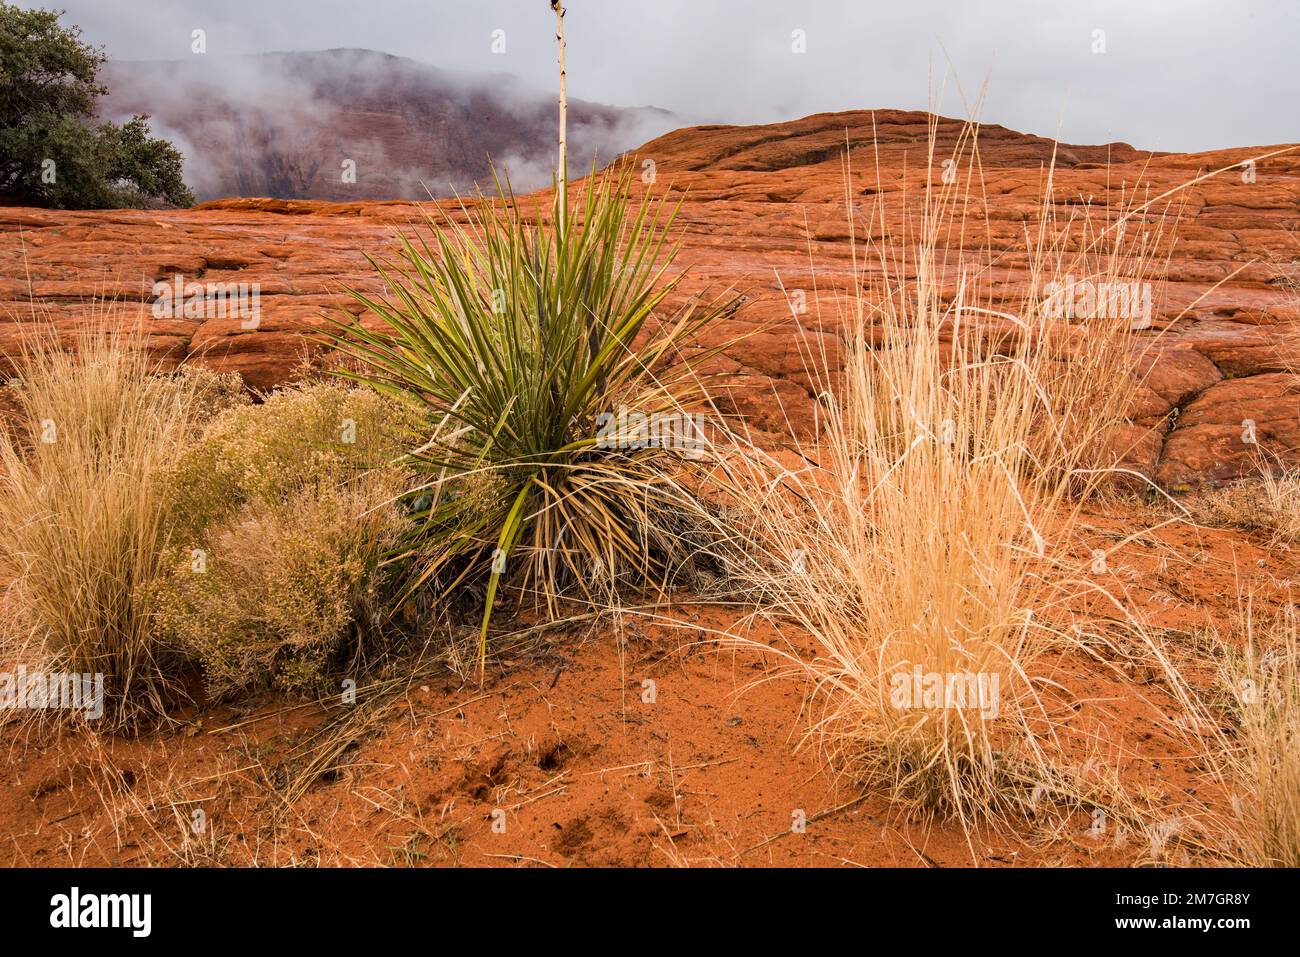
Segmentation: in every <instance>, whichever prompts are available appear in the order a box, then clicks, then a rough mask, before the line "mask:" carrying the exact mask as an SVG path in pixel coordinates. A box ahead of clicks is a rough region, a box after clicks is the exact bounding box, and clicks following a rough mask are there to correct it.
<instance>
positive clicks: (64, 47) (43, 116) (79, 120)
mask: <svg viewBox="0 0 1300 957" xmlns="http://www.w3.org/2000/svg"><path fill="white" fill-rule="evenodd" d="M60 16H62V11H56V10H24V9H21V8H19V7H17V6H14V5H12V4H8V3H4V2H2V0H0V195H7V196H11V197H16V198H18V199H19V200H21V201H23V202H29V203H35V204H39V205H45V206H55V207H61V208H67V209H105V208H112V207H120V206H147V205H152V204H158V203H168V204H171V205H175V206H189V205H191V204H192V203H193V202H194V196H193V194H192V193H191V192H190V190H189V189H188V187H186V185H185V181H184V179H183V176H182V158H181V154H180V153H179V152H178V151H177V150H176V148H175V147H174V146H172V145H171V144H170V143H168V142H167V141H166V140H161V139H156V138H154V137H153V136H151V135H150V130H149V123H148V120H149V117H148V116H145V115H139V116H135V117H133V118H132V119H130V120H129V121H127V122H126V123H122V124H116V123H100V122H96V120H95V108H96V104H97V102H98V100H99V97H101V96H102V95H104V94H105V93H107V92H108V91H107V89H106V88H105V87H104V86H102V85H101V84H100V83H99V81H98V74H99V69H100V67H101V66H103V64H104V62H105V60H106V59H107V57H106V55H105V53H104V52H103V50H102V49H98V48H95V47H92V46H90V45H89V44H87V43H84V42H82V40H81V31H80V30H79V29H78V28H77V27H64V26H62V25H61V24H60V23H59V17H60Z"/></svg>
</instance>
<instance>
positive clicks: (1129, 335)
mask: <svg viewBox="0 0 1300 957" xmlns="http://www.w3.org/2000/svg"><path fill="white" fill-rule="evenodd" d="M958 149H959V151H960V150H961V149H962V146H960V145H959V147H958ZM966 189H967V190H969V189H970V185H969V183H968V184H967V186H966ZM966 202H967V198H966V196H965V195H963V193H962V187H961V185H960V184H951V185H947V186H944V187H941V188H931V187H926V191H925V201H924V209H923V210H922V212H921V215H920V217H919V222H920V226H919V229H917V231H916V234H915V235H914V236H907V237H903V239H902V241H901V242H898V241H897V239H898V237H897V236H895V237H892V239H893V240H895V241H893V242H891V243H888V244H885V243H881V244H869V245H868V250H869V252H868V255H867V256H866V257H865V259H866V262H865V264H860V260H859V254H858V252H857V248H856V244H855V251H854V263H855V282H854V289H853V291H852V292H851V294H850V299H851V301H852V302H853V308H854V313H853V315H850V316H848V317H841V328H846V329H847V334H846V336H845V341H844V343H843V348H842V356H843V371H842V374H839V375H833V374H831V372H830V370H829V365H828V364H827V363H826V362H825V358H824V357H821V361H820V363H819V362H818V359H817V357H812V358H811V360H810V363H809V364H810V366H811V367H812V370H811V374H812V376H813V378H814V380H815V381H817V382H818V389H819V392H820V395H821V399H822V406H821V412H822V414H823V416H824V421H823V422H822V423H821V430H820V431H821V434H820V439H819V441H818V442H817V443H816V444H815V445H813V446H812V447H804V448H800V449H799V455H800V458H801V459H802V460H803V461H804V462H805V463H807V464H806V465H803V466H799V467H784V468H781V467H778V466H777V465H776V464H775V462H774V461H773V460H771V459H769V460H768V461H767V462H766V463H765V465H764V467H763V473H762V474H758V475H755V474H754V472H752V471H749V472H747V469H748V468H749V467H748V466H747V465H746V464H743V463H738V462H732V463H730V466H729V467H730V468H731V469H735V470H737V473H736V474H735V475H734V478H735V481H736V482H738V483H739V484H740V485H748V486H750V487H758V488H761V489H763V490H764V494H762V495H755V496H753V497H752V498H751V501H750V502H749V503H748V504H749V509H748V511H747V513H746V515H745V522H746V524H747V526H748V528H747V530H746V532H745V534H746V536H748V537H750V538H752V540H753V541H754V542H755V543H756V551H757V552H758V553H759V557H757V558H756V559H755V561H754V562H753V563H752V565H751V566H750V567H749V568H747V569H745V573H746V574H747V575H749V576H750V577H751V583H752V584H753V585H754V587H755V589H756V590H757V591H758V592H759V593H760V594H761V595H762V596H763V598H764V602H765V604H766V605H767V607H768V608H769V609H770V611H771V612H772V613H773V614H774V615H776V616H777V617H778V618H779V619H783V620H786V621H789V622H792V623H793V624H794V625H795V626H797V628H798V629H799V630H800V631H802V632H804V633H806V634H807V635H809V636H810V637H811V638H812V639H813V641H814V642H815V645H816V654H815V656H814V657H813V658H812V660H806V659H805V658H804V657H803V656H800V655H796V654H793V653H792V654H791V658H792V660H793V663H794V665H795V667H796V668H798V669H801V670H803V671H805V672H806V673H807V674H809V676H810V677H811V678H812V680H813V682H814V684H815V687H816V695H815V698H814V701H815V710H814V713H813V714H814V724H813V729H812V736H813V737H814V739H815V740H817V741H818V742H819V743H820V745H821V746H823V747H824V748H825V749H826V752H827V754H828V756H829V758H830V760H831V762H832V763H833V764H834V765H836V766H838V767H840V768H842V769H843V770H845V771H846V773H851V774H852V775H854V776H855V777H856V778H857V779H858V780H861V781H862V782H864V783H865V784H867V785H868V786H876V787H883V788H884V789H885V790H886V791H887V792H888V793H889V794H890V795H891V796H893V797H894V798H895V799H896V800H897V801H898V802H900V804H901V805H903V806H904V807H906V808H908V809H910V810H912V811H915V812H918V813H919V814H921V815H923V816H930V815H940V816H944V817H948V818H952V819H955V820H957V821H959V822H960V823H961V824H962V825H963V826H964V827H971V826H974V825H976V824H978V823H980V822H988V821H994V820H998V819H999V818H1001V817H1002V816H1004V815H1005V814H1007V813H1009V812H1013V811H1015V810H1017V809H1019V810H1023V809H1024V808H1025V807H1026V806H1027V802H1028V800H1029V799H1030V797H1031V795H1032V794H1033V793H1034V792H1035V790H1036V789H1038V790H1041V789H1042V788H1044V787H1045V788H1046V789H1047V790H1048V792H1049V793H1053V794H1054V793H1056V791H1057V789H1058V787H1059V785H1060V782H1061V781H1063V780H1064V777H1063V775H1061V774H1060V773H1058V772H1057V771H1056V770H1055V767H1054V764H1053V761H1054V758H1056V757H1058V756H1059V754H1060V748H1059V747H1058V744H1057V741H1056V737H1055V734H1056V727H1057V723H1056V719H1054V718H1053V717H1052V714H1053V710H1052V705H1051V704H1049V703H1048V702H1047V700H1046V699H1048V698H1058V699H1059V696H1060V695H1061V694H1062V689H1060V688H1059V687H1058V686H1056V685H1055V683H1054V682H1053V681H1052V680H1051V679H1050V669H1049V668H1048V666H1047V665H1046V664H1045V663H1044V662H1045V660H1046V657H1047V656H1049V655H1050V654H1052V653H1054V652H1059V651H1063V650H1066V649H1067V648H1068V647H1069V646H1070V645H1071V643H1072V639H1071V637H1070V630H1069V628H1068V624H1069V612H1068V610H1067V609H1068V607H1069V604H1070V600H1071V598H1072V594H1074V593H1077V592H1078V590H1079V588H1076V587H1074V586H1072V585H1071V584H1070V581H1071V576H1072V574H1073V573H1072V572H1071V571H1070V570H1069V569H1070V568H1071V567H1073V566H1072V565H1070V564H1069V563H1067V562H1065V560H1064V557H1063V556H1064V552H1065V550H1066V549H1067V548H1068V547H1069V545H1070V539H1071V530H1072V529H1073V528H1074V527H1075V523H1076V520H1077V510H1078V507H1079V502H1080V500H1081V499H1082V498H1085V497H1086V496H1088V495H1089V494H1090V493H1091V492H1092V491H1093V490H1095V489H1096V488H1097V487H1098V485H1099V484H1100V481H1101V480H1102V478H1103V477H1104V476H1105V474H1106V469H1107V468H1108V467H1109V465H1110V464H1112V463H1113V461H1114V458H1115V453H1114V450H1113V448H1112V449H1110V450H1109V451H1107V450H1106V441H1107V436H1108V433H1109V432H1110V431H1111V430H1113V429H1114V428H1116V427H1117V426H1119V425H1121V424H1122V423H1123V421H1124V413H1125V411H1126V410H1127V408H1128V405H1129V403H1130V401H1131V399H1132V394H1133V389H1134V388H1135V385H1136V380H1135V378H1134V377H1133V375H1132V374H1131V372H1132V369H1133V359H1132V357H1131V356H1130V354H1129V352H1128V351H1126V350H1127V349H1128V347H1129V345H1130V344H1131V340H1132V339H1133V336H1134V333H1135V332H1136V331H1137V330H1136V329H1135V328H1134V324H1133V323H1132V322H1131V320H1130V319H1129V317H1126V316H1125V317H1114V316H1104V317H1102V318H1101V320H1100V321H1099V322H1098V323H1093V324H1091V325H1089V324H1088V323H1087V322H1080V323H1077V324H1076V327H1075V328H1071V324H1070V323H1066V322H1063V321H1061V320H1060V319H1059V318H1058V317H1056V316H1054V315H1053V314H1052V313H1051V311H1050V309H1049V308H1047V307H1046V306H1045V300H1044V295H1043V289H1044V287H1045V286H1046V285H1047V284H1048V283H1050V282H1051V281H1053V280H1055V279H1057V278H1058V276H1057V274H1056V273H1055V272H1054V271H1053V270H1055V269H1067V268H1068V269H1074V270H1075V276H1076V278H1080V277H1086V276H1091V277H1092V278H1094V279H1102V280H1104V279H1105V277H1107V276H1113V275H1115V274H1116V273H1117V271H1124V270H1126V269H1127V267H1121V266H1120V265H1118V264H1116V263H1115V262H1111V263H1110V264H1109V265H1107V264H1106V263H1105V262H1104V260H1106V259H1107V258H1111V253H1112V252H1114V249H1113V248H1112V249H1111V250H1109V251H1107V252H1105V253H1104V254H1103V253H1099V252H1098V247H1097V244H1096V237H1093V236H1090V235H1089V231H1088V228H1087V223H1086V221H1085V220H1080V221H1079V222H1078V223H1076V224H1075V226H1076V227H1077V228H1076V229H1075V230H1074V232H1073V233H1069V231H1068V230H1067V231H1066V232H1067V233H1069V234H1068V235H1058V234H1055V233H1053V236H1052V238H1050V239H1049V240H1044V241H1043V243H1042V244H1040V245H1038V246H1035V244H1034V241H1033V239H1032V237H1027V241H1028V242H1029V245H1030V251H1031V255H1030V261H1031V263H1033V264H1035V265H1034V270H1035V271H1034V282H1033V284H1032V285H1033V286H1034V289H1036V290H1037V291H1034V289H1031V290H1030V291H1029V292H1028V294H1027V295H1025V296H1024V297H1023V299H1022V301H1021V302H1020V304H1019V306H1018V307H1017V308H1016V309H1015V311H1011V307H1009V306H1008V305H1006V304H1005V302H1004V301H1003V300H1001V299H999V298H998V297H997V296H996V295H995V292H996V289H995V284H994V283H993V282H992V281H991V275H992V273H993V269H992V265H991V263H990V262H989V261H986V262H985V263H984V264H983V265H981V264H980V262H979V261H978V260H971V259H970V258H969V257H963V261H962V262H960V263H951V262H948V261H947V260H946V256H947V253H946V252H944V248H943V243H942V241H941V240H942V239H943V238H944V237H945V236H946V235H948V234H949V233H950V232H956V231H959V230H961V229H962V225H961V223H962V221H963V219H964V215H965V214H964V209H965V204H966ZM849 205H850V208H851V206H852V204H851V203H850V204H849ZM882 223H883V216H882ZM1040 228H1041V229H1042V230H1044V231H1045V232H1051V231H1052V229H1053V228H1054V224H1052V223H1043V224H1040ZM871 231H872V232H875V231H876V230H874V229H873V230H871ZM880 232H881V233H887V232H888V230H885V229H883V228H882V229H881V230H880ZM1080 250H1082V251H1080ZM1090 250H1091V252H1089V251H1090ZM1089 255H1092V256H1093V257H1094V261H1095V264H1096V265H1097V268H1095V269H1092V270H1090V271H1089V272H1086V273H1085V272H1082V271H1081V263H1083V262H1084V261H1085V260H1086V259H1087V258H1088V256H1089ZM1148 258H1149V257H1148ZM1137 259H1138V260H1140V262H1147V261H1148V259H1144V258H1143V256H1141V255H1139V256H1138V257H1137ZM1129 262H1130V264H1131V263H1132V260H1131V259H1130V260H1129ZM1139 264H1140V263H1139ZM845 320H847V321H845ZM1094 325H1095V326H1099V327H1100V328H1098V329H1097V330H1096V332H1095V334H1094V330H1093V326H1094ZM1096 339H1099V340H1100V341H1101V345H1102V346H1104V348H1103V350H1102V355H1101V356H1099V357H1098V356H1090V354H1089V353H1087V352H1086V350H1085V351H1084V352H1083V353H1080V351H1079V343H1080V342H1086V343H1091V342H1094V340H1096ZM1080 356H1083V357H1084V358H1085V359H1086V361H1083V362H1082V363H1080V362H1078V361H1077V360H1078V358H1079V357H1080ZM748 454H749V457H751V458H753V457H754V456H753V453H752V452H749V453H748ZM742 473H743V474H742ZM744 504H745V503H742V505H744ZM1049 538H1050V539H1051V540H1049ZM1056 542H1060V543H1061V544H1060V546H1059V547H1058V546H1057V545H1056V544H1055V543H1056ZM1079 587H1087V586H1079ZM1060 796H1066V795H1064V793H1062V794H1061V795H1060Z"/></svg>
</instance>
